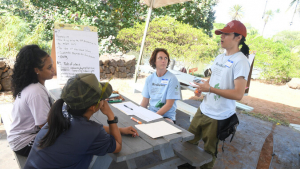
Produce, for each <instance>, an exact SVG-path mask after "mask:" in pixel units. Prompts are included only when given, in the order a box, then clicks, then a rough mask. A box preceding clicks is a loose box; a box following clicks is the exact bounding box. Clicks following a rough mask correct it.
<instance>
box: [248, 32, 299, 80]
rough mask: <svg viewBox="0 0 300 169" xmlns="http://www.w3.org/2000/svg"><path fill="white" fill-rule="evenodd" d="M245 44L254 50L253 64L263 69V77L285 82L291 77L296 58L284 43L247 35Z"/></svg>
mask: <svg viewBox="0 0 300 169" xmlns="http://www.w3.org/2000/svg"><path fill="white" fill-rule="evenodd" d="M247 44H248V46H249V47H250V49H251V50H253V51H256V56H255V62H254V64H255V67H258V68H260V69H262V70H263V72H262V77H263V78H265V79H266V80H275V82H286V81H288V80H289V79H290V78H291V77H293V75H294V72H295V71H296V65H295V63H294V62H295V59H296V58H295V57H294V55H292V54H291V52H290V49H289V48H288V47H287V46H286V45H284V44H283V43H281V42H274V41H273V39H264V38H263V37H262V36H258V35H250V36H247ZM298 76H299V75H298Z"/></svg>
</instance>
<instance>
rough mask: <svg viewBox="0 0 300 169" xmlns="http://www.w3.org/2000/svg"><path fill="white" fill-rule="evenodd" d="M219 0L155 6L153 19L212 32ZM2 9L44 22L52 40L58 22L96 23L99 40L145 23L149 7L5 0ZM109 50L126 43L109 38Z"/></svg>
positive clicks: (103, 0) (104, 0)
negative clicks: (172, 20)
mask: <svg viewBox="0 0 300 169" xmlns="http://www.w3.org/2000/svg"><path fill="white" fill-rule="evenodd" d="M216 2H217V0H193V1H189V2H185V3H179V4H175V5H169V6H166V7H162V8H158V9H154V10H153V13H152V15H151V16H152V19H154V18H156V17H161V16H165V15H168V16H172V17H174V18H176V20H178V21H182V22H183V23H187V24H190V25H192V26H193V27H195V28H202V29H203V30H204V31H205V33H206V34H208V35H211V30H212V29H213V25H212V23H213V22H214V19H215V17H214V12H213V9H212V8H213V6H214V5H215V4H216ZM0 8H1V9H5V10H7V11H10V12H12V13H13V14H14V15H18V16H20V17H21V18H23V19H26V20H27V21H28V22H30V23H31V24H32V26H35V25H37V24H39V23H41V22H42V23H44V24H45V25H46V28H45V37H44V38H45V39H46V40H51V39H52V37H53V35H52V33H53V24H54V22H61V23H74V24H83V25H91V26H96V27H97V28H98V36H99V42H100V41H101V40H102V39H106V38H108V37H110V35H111V36H112V37H116V36H117V35H118V32H119V31H120V30H121V29H123V28H130V27H132V26H133V24H134V23H136V22H137V23H143V22H144V21H145V19H146V15H147V12H148V11H147V9H148V7H147V6H146V5H145V4H141V3H140V0H23V1H19V0H2V1H1V2H0ZM108 43H109V44H108V45H109V50H113V49H115V48H113V47H116V48H118V47H119V46H122V44H120V43H119V42H118V41H117V40H116V39H114V38H112V39H111V41H108Z"/></svg>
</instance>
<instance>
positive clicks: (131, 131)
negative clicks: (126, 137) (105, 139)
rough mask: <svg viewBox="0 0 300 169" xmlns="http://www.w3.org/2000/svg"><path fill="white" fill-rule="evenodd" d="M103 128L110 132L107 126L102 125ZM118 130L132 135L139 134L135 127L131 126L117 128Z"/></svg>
mask: <svg viewBox="0 0 300 169" xmlns="http://www.w3.org/2000/svg"><path fill="white" fill-rule="evenodd" d="M103 128H104V130H105V131H106V132H107V133H108V134H110V132H109V127H108V126H103ZM119 130H120V132H121V134H131V135H132V137H135V136H139V133H138V132H137V130H136V129H135V128H133V127H132V126H129V127H123V128H119Z"/></svg>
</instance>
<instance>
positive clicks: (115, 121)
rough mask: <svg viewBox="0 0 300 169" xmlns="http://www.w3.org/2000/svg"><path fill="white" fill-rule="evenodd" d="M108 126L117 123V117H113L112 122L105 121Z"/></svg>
mask: <svg viewBox="0 0 300 169" xmlns="http://www.w3.org/2000/svg"><path fill="white" fill-rule="evenodd" d="M107 123H108V124H113V123H118V117H117V116H115V118H114V119H113V120H107Z"/></svg>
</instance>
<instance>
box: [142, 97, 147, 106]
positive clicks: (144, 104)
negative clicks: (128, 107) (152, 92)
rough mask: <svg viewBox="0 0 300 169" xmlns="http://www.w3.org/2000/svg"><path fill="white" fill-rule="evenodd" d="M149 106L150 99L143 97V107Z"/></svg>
mask: <svg viewBox="0 0 300 169" xmlns="http://www.w3.org/2000/svg"><path fill="white" fill-rule="evenodd" d="M148 104H149V98H146V97H143V100H142V102H141V106H142V107H144V108H147V106H148Z"/></svg>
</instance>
